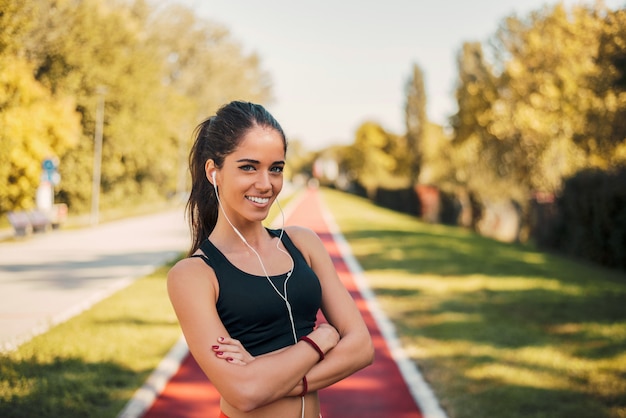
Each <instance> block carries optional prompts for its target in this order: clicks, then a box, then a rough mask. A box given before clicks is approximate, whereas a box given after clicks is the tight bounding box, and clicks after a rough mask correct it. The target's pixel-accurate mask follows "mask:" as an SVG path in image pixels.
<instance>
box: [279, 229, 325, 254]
mask: <svg viewBox="0 0 626 418" xmlns="http://www.w3.org/2000/svg"><path fill="white" fill-rule="evenodd" d="M285 232H286V233H287V234H288V235H289V238H291V240H292V241H293V243H294V244H296V247H298V248H299V249H300V250H301V251H302V249H303V248H302V247H308V246H309V245H316V244H317V243H321V241H320V237H319V236H318V235H317V234H316V233H315V231H313V230H312V229H309V228H305V227H303V226H296V225H291V226H287V227H285Z"/></svg>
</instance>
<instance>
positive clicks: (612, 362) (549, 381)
mask: <svg viewBox="0 0 626 418" xmlns="http://www.w3.org/2000/svg"><path fill="white" fill-rule="evenodd" d="M324 196H325V200H326V202H327V203H328V205H329V206H330V208H331V210H332V212H333V214H334V215H335V217H336V220H337V223H338V224H339V226H340V228H341V230H342V232H343V233H344V235H345V237H346V239H347V240H348V242H349V243H350V246H351V248H352V250H353V252H354V255H355V257H356V258H357V259H358V261H359V262H360V264H361V266H362V267H363V269H364V271H365V276H366V279H367V280H368V282H369V284H370V286H371V287H372V289H373V290H374V292H375V294H376V295H377V297H378V301H379V303H380V304H381V307H382V308H383V310H384V311H385V312H386V314H387V315H388V317H389V318H390V319H391V320H392V321H393V322H394V324H395V326H396V328H397V331H398V334H399V336H400V339H401V341H402V343H403V346H404V347H405V349H406V351H407V353H408V354H409V355H410V356H411V357H412V359H413V360H414V361H415V362H416V363H417V364H418V366H419V368H420V370H421V371H422V373H423V375H424V377H425V378H426V380H427V381H428V382H429V383H430V385H431V386H432V387H433V390H434V391H435V393H436V394H437V397H438V398H439V400H440V402H441V404H442V406H443V407H444V409H445V410H446V411H447V412H448V414H449V416H450V417H451V418H465V417H467V418H469V417H472V418H476V417H489V418H491V417H506V418H518V417H519V418H521V417H525V418H527V417H536V418H539V417H546V418H548V417H550V418H565V417H567V418H571V417H576V418H602V417H613V418H617V417H626V275H624V274H622V273H618V272H615V271H609V270H606V269H603V268H600V267H595V266H592V265H588V264H584V263H579V262H576V261H573V260H568V259H565V258H563V257H558V256H554V255H549V254H545V253H542V252H539V251H537V250H536V249H534V248H532V247H530V246H523V245H518V244H506V243H501V242H497V241H493V240H490V239H486V238H483V237H480V236H478V235H476V234H474V233H472V232H470V231H467V230H464V229H460V228H453V227H446V226H442V225H429V224H425V223H423V222H421V221H419V220H417V219H416V218H413V217H410V216H405V215H402V214H398V213H395V212H392V211H389V210H385V209H382V208H379V207H376V206H374V205H372V204H371V203H369V202H368V201H366V200H364V199H360V198H357V197H354V196H349V195H345V194H342V193H339V192H336V191H331V190H326V191H324Z"/></svg>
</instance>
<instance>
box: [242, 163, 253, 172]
mask: <svg viewBox="0 0 626 418" xmlns="http://www.w3.org/2000/svg"><path fill="white" fill-rule="evenodd" d="M239 169H240V170H242V171H254V170H255V169H256V168H255V167H254V166H253V165H252V164H245V165H242V166H240V167H239Z"/></svg>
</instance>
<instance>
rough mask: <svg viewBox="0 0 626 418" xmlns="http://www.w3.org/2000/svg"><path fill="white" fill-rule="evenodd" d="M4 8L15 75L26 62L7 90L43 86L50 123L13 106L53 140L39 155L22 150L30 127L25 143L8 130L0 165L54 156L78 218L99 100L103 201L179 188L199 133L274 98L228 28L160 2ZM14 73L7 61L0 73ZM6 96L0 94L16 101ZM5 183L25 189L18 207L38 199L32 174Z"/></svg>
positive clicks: (2, 30)
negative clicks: (224, 109) (227, 106)
mask: <svg viewBox="0 0 626 418" xmlns="http://www.w3.org/2000/svg"><path fill="white" fill-rule="evenodd" d="M23 3H26V4H23ZM0 6H2V7H1V8H0V10H2V12H0V22H2V26H0V59H1V60H3V62H5V61H6V62H8V63H12V65H14V67H12V68H13V69H14V70H15V68H18V67H15V66H17V65H18V64H19V63H20V62H21V63H22V64H19V65H20V66H19V71H18V73H17V74H19V76H17V75H15V74H14V75H12V76H11V77H12V78H11V79H7V78H6V76H5V77H4V78H3V79H2V82H1V83H2V86H3V88H5V89H7V88H8V87H6V86H10V85H11V84H19V85H20V86H22V88H24V89H26V88H28V89H29V90H32V91H33V92H34V91H35V90H36V88H37V89H38V90H37V91H38V93H37V97H38V99H37V103H38V105H39V106H40V107H43V108H45V109H47V112H48V113H47V115H46V116H45V117H44V116H43V111H42V112H39V113H33V111H32V109H31V110H30V111H27V110H26V109H27V106H31V107H32V106H34V104H32V103H24V104H21V103H18V102H16V101H14V103H13V107H17V108H19V111H21V112H28V115H29V116H30V124H31V125H33V124H36V125H38V126H39V129H40V130H42V131H45V132H48V133H49V136H51V138H48V139H46V137H45V136H42V135H39V138H38V139H37V140H38V141H41V142H42V143H45V144H47V148H46V147H41V148H42V150H36V149H35V147H32V146H29V145H27V144H28V142H29V141H31V142H32V141H34V139H33V136H34V134H33V133H32V132H27V131H24V130H23V131H22V134H21V136H19V135H16V134H15V132H14V131H15V128H12V129H13V131H9V129H8V126H7V125H5V124H3V125H2V126H0V138H2V140H3V147H2V149H3V151H2V155H1V158H3V159H9V158H13V159H15V158H17V159H19V161H20V162H19V164H21V165H24V166H28V167H30V166H32V165H33V164H34V162H36V163H37V164H36V165H35V166H36V167H37V168H38V167H39V166H40V164H41V158H42V155H44V154H45V155H44V157H45V156H46V155H47V154H50V153H51V154H53V155H56V156H58V157H59V159H60V164H59V169H60V172H61V175H62V180H61V184H60V186H59V189H58V193H57V198H58V199H59V200H62V201H65V202H67V203H69V204H70V208H71V209H72V210H73V211H84V210H87V209H88V206H89V202H90V197H91V173H92V164H93V158H94V156H93V154H94V132H95V113H96V105H97V102H98V100H99V99H101V98H104V100H105V113H104V135H103V155H102V157H103V158H102V193H103V196H102V199H101V202H102V204H103V206H114V205H121V204H127V205H130V204H134V203H137V201H139V200H145V199H147V200H149V201H151V200H154V199H160V198H163V197H164V195H166V194H171V193H173V192H174V191H175V190H177V189H178V190H179V191H180V189H181V181H180V180H181V178H182V175H181V173H182V170H181V168H182V167H184V166H186V154H187V152H188V149H189V145H190V143H189V142H190V138H191V132H192V130H193V128H194V126H195V125H196V124H197V123H198V122H200V121H201V120H202V119H204V118H206V117H207V116H209V115H210V114H212V113H213V112H214V111H215V110H216V108H217V107H218V106H219V105H221V104H222V103H224V102H226V101H229V100H232V99H234V98H239V99H245V100H251V101H257V102H261V103H264V102H266V101H267V100H269V99H270V82H269V77H268V76H267V74H266V73H264V72H263V71H262V70H261V69H260V61H259V59H258V57H256V56H255V55H254V54H251V55H246V54H244V53H243V51H242V49H241V47H240V45H239V44H238V43H237V42H236V41H234V40H233V39H232V38H231V36H230V34H229V33H228V31H227V30H226V29H224V28H223V27H221V26H220V25H218V24H214V23H212V22H208V21H204V20H201V19H199V18H197V17H196V16H195V15H194V14H193V13H192V12H191V11H190V10H189V9H187V8H184V7H182V6H177V5H168V4H167V3H165V4H161V5H160V6H159V7H155V6H152V5H151V4H150V3H148V2H147V1H145V0H110V1H107V2H102V1H99V0H82V1H79V2H75V1H67V0H39V1H37V2H22V1H18V0H0ZM7 22H8V23H7ZM16 22H17V23H16ZM8 68H9V67H8V66H5V65H3V66H2V68H1V69H0V72H3V70H5V69H7V70H5V71H4V72H6V71H8ZM12 74H13V73H12ZM18 80H22V81H19V83H18ZM37 86H38V87H37ZM103 89H105V90H106V94H105V95H104V96H103V97H101V93H99V92H101V91H102V90H103ZM6 91H7V92H8V93H7V92H5V93H4V94H3V96H4V97H10V96H11V94H10V93H11V91H9V90H6ZM13 96H14V97H16V98H17V97H19V96H20V95H19V94H14V93H13ZM31 97H35V96H33V94H31ZM31 101H32V100H31ZM46 103H47V104H46ZM7 109H10V108H9V107H8V106H6V105H2V106H0V118H2V119H3V120H6V118H8V117H9V116H11V115H10V114H9V113H8V110H7ZM11 118H12V120H15V118H14V117H13V116H11ZM77 120H78V123H79V124H80V125H79V126H78V129H74V128H75V127H76V123H77V122H76V121H77ZM49 121H53V122H51V123H52V125H53V126H52V127H50V126H49ZM42 122H43V123H42ZM15 124H17V122H16V123H15ZM22 125H23V126H26V125H25V124H24V123H22ZM31 130H32V129H31ZM55 135H56V136H55ZM9 137H10V138H9ZM52 137H54V138H56V137H59V138H57V139H54V138H52ZM61 137H62V138H61ZM64 144H71V146H65V145H64ZM5 145H6V146H5ZM43 148H45V149H43ZM20 149H21V150H24V151H23V152H22V154H23V153H24V152H26V153H27V154H29V155H28V158H26V157H25V156H24V155H22V154H19V153H18V151H17V150H20ZM3 167H5V166H4V165H3ZM29 170H31V171H33V170H34V169H30V168H29ZM9 171H10V175H9V174H7V173H8V172H9ZM0 176H2V177H1V178H0V183H4V184H9V186H10V187H9V188H11V187H13V186H14V185H15V183H16V182H19V183H20V184H23V186H22V187H20V189H19V190H20V191H19V192H17V194H18V195H19V196H17V197H14V198H12V199H13V202H17V201H20V202H27V201H28V200H29V199H33V198H34V188H35V187H36V183H37V181H33V180H32V175H31V177H27V178H29V179H30V180H29V181H28V182H25V180H24V174H22V173H20V172H19V171H16V170H14V169H10V170H7V169H5V168H3V169H1V170H0ZM13 189H15V187H13ZM0 193H1V192H0ZM4 201H5V200H4V196H3V202H4ZM14 206H15V203H11V204H10V205H8V204H7V206H6V207H8V208H13V207H14ZM5 210H7V209H6V208H5V207H4V206H3V207H1V208H0V211H5Z"/></svg>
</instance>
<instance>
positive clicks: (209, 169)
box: [204, 159, 217, 186]
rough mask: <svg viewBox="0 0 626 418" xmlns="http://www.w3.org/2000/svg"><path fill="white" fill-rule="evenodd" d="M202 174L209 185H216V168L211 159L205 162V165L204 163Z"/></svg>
mask: <svg viewBox="0 0 626 418" xmlns="http://www.w3.org/2000/svg"><path fill="white" fill-rule="evenodd" d="M204 173H205V175H206V178H207V180H209V182H211V184H213V185H214V186H215V185H216V184H215V175H216V173H217V167H216V166H215V161H213V160H212V159H208V160H206V163H204Z"/></svg>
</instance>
